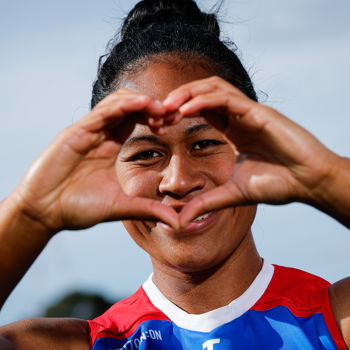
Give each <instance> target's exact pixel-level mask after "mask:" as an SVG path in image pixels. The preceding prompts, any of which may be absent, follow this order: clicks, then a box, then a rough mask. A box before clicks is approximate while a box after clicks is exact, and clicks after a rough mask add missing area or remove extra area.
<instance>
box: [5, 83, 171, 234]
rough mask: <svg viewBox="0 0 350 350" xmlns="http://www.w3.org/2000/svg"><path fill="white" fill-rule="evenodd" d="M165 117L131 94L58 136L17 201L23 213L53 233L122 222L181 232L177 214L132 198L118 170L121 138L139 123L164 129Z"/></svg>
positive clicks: (114, 97) (104, 104)
mask: <svg viewBox="0 0 350 350" xmlns="http://www.w3.org/2000/svg"><path fill="white" fill-rule="evenodd" d="M165 112H166V110H165V108H164V106H162V104H161V103H160V102H157V101H155V100H154V99H152V98H150V97H148V96H145V95H142V94H139V93H136V92H132V91H129V90H127V89H122V90H120V91H118V92H116V93H113V94H111V95H109V96H108V97H106V98H105V99H104V100H103V101H101V102H100V103H99V104H98V105H97V106H96V107H95V108H94V109H93V110H92V111H91V112H90V113H89V114H88V115H87V116H85V117H84V118H83V119H81V120H80V121H79V122H77V123H76V124H74V125H72V126H70V127H68V128H67V129H66V130H64V131H63V132H61V133H60V134H59V135H58V137H57V138H56V140H55V141H54V142H53V143H52V144H51V145H50V146H49V147H48V148H47V149H46V150H45V151H44V152H43V153H42V154H41V155H40V157H39V158H38V159H37V160H36V161H35V163H34V164H33V166H32V167H31V168H30V170H29V171H28V173H27V174H26V176H25V177H24V179H23V180H22V182H21V183H20V185H19V186H18V188H17V189H16V190H15V192H14V193H13V194H12V195H11V197H12V199H13V200H14V201H15V203H16V204H17V206H18V207H19V208H20V209H21V212H22V213H25V215H26V216H28V217H30V218H31V219H33V220H34V221H35V222H39V223H40V224H42V225H43V226H44V227H46V228H47V229H48V230H49V232H51V233H55V232H58V231H59V230H63V229H81V228H86V227H90V226H93V225H95V224H97V223H99V222H103V221H111V220H120V219H150V220H160V221H163V222H165V223H167V224H169V225H171V226H173V227H174V228H176V227H177V225H178V215H177V213H176V212H175V210H173V209H172V208H170V207H168V206H165V205H163V204H161V203H160V202H158V201H154V200H150V199H146V198H137V197H128V196H126V195H125V194H124V193H123V192H122V191H121V189H120V186H119V184H118V181H117V178H116V171H115V160H116V157H117V155H118V152H119V150H120V147H121V142H122V141H120V139H122V138H125V137H127V136H128V132H131V131H132V129H133V127H134V125H135V123H136V121H137V122H138V123H145V124H148V123H149V120H150V119H151V123H152V125H158V124H157V123H159V120H161V118H160V117H161V116H162V115H163V114H164V113H165ZM149 116H152V118H151V117H149ZM117 134H118V137H117Z"/></svg>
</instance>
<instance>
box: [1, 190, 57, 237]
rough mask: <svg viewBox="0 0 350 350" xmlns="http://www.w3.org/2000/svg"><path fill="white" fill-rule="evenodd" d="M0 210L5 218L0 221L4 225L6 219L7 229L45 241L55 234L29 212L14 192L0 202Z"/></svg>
mask: <svg viewBox="0 0 350 350" xmlns="http://www.w3.org/2000/svg"><path fill="white" fill-rule="evenodd" d="M0 210H1V216H2V218H4V219H5V222H4V221H3V222H2V223H3V224H5V225H6V221H7V226H8V229H9V230H11V231H14V232H16V233H22V234H23V235H28V236H29V237H30V238H31V240H35V239H38V241H41V242H45V241H46V243H47V242H48V241H49V240H50V238H51V237H52V236H53V235H54V234H55V232H54V231H53V230H51V229H50V228H49V227H47V226H46V225H45V224H44V223H42V222H41V221H40V220H39V219H38V218H35V217H34V216H32V215H31V214H30V210H28V208H27V206H26V205H25V203H23V201H22V200H21V198H20V196H18V195H17V194H16V192H13V193H12V194H11V195H10V196H9V197H7V198H5V199H4V200H3V201H2V202H1V206H0Z"/></svg>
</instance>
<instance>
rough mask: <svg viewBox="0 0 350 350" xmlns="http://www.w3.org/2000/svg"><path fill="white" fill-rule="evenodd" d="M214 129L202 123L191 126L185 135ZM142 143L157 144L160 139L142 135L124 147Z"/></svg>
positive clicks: (126, 143) (135, 137)
mask: <svg viewBox="0 0 350 350" xmlns="http://www.w3.org/2000/svg"><path fill="white" fill-rule="evenodd" d="M209 129H212V127H211V126H210V125H209V124H206V123H202V124H197V125H193V126H190V127H189V128H188V129H186V130H185V135H186V136H188V135H192V134H193V133H195V132H198V131H200V130H209ZM142 141H150V142H157V141H159V137H157V136H154V135H141V136H134V137H131V138H130V139H128V140H126V141H125V143H124V146H130V145H132V144H134V143H137V142H142Z"/></svg>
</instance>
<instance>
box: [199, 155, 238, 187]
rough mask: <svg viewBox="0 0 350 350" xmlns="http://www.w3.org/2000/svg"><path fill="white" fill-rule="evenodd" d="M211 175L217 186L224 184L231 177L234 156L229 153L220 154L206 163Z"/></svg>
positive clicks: (233, 167)
mask: <svg viewBox="0 0 350 350" xmlns="http://www.w3.org/2000/svg"><path fill="white" fill-rule="evenodd" d="M206 168H207V169H208V170H209V169H210V173H211V177H212V179H213V180H214V182H215V184H216V185H217V186H219V185H223V184H225V183H226V182H227V181H228V180H230V179H231V178H232V175H233V172H234V169H235V157H234V156H233V155H232V154H231V153H228V154H222V155H220V156H217V157H215V159H213V160H212V161H210V162H209V163H207V164H206Z"/></svg>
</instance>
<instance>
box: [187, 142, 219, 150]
mask: <svg viewBox="0 0 350 350" xmlns="http://www.w3.org/2000/svg"><path fill="white" fill-rule="evenodd" d="M218 145H222V142H220V141H218V140H201V141H197V142H195V143H194V144H193V145H192V151H200V150H204V149H207V148H209V147H213V146H218Z"/></svg>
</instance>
